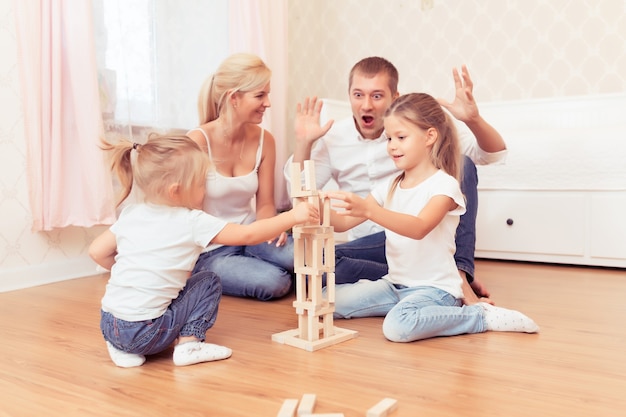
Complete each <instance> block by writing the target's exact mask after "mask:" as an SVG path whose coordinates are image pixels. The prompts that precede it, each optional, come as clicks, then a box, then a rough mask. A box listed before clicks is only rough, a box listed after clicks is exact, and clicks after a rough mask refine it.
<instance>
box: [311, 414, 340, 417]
mask: <svg viewBox="0 0 626 417" xmlns="http://www.w3.org/2000/svg"><path fill="white" fill-rule="evenodd" d="M307 417H345V416H344V414H343V413H317V414H309V415H308V416H307Z"/></svg>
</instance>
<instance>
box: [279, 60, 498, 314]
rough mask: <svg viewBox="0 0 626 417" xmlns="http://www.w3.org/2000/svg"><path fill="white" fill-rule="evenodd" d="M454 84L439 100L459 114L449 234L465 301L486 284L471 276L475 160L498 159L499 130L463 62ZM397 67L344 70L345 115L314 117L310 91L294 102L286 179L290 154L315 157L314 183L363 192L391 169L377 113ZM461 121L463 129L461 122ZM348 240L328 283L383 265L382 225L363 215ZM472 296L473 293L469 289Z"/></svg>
mask: <svg viewBox="0 0 626 417" xmlns="http://www.w3.org/2000/svg"><path fill="white" fill-rule="evenodd" d="M453 77H454V84H455V88H456V95H455V99H454V101H453V102H452V103H450V102H447V101H445V100H442V99H440V100H439V102H440V104H441V105H442V106H443V107H444V108H445V109H447V110H448V111H449V112H450V113H451V114H452V115H453V116H454V117H455V118H456V119H457V120H458V121H459V122H462V123H457V125H458V126H457V129H458V130H459V139H460V144H461V149H462V150H463V153H464V154H465V155H466V157H465V158H464V161H465V162H464V172H463V179H462V182H461V189H462V191H463V193H464V194H465V197H466V199H467V212H466V214H464V215H463V216H461V220H460V223H459V226H458V228H457V235H456V246H457V250H456V254H455V260H456V263H457V268H458V269H459V273H460V274H461V276H462V277H463V278H465V280H464V281H466V282H468V283H469V284H470V285H471V288H472V290H473V292H472V291H467V292H468V293H471V294H466V297H465V298H466V300H465V301H466V303H468V304H471V303H474V302H477V301H478V297H484V298H486V299H488V297H489V292H488V291H487V289H486V288H485V287H484V286H483V285H482V284H481V283H480V282H479V281H478V280H477V279H475V277H474V249H475V243H476V213H477V206H478V193H477V185H478V177H477V174H476V166H475V165H474V163H477V164H490V163H495V162H501V161H503V160H504V158H505V157H506V153H507V151H506V144H505V142H504V140H503V139H502V137H501V136H500V134H499V133H498V132H497V131H496V130H495V129H494V128H493V127H492V126H491V125H489V124H488V123H487V122H486V121H485V120H484V119H483V118H482V117H481V116H480V114H479V112H478V107H477V106H476V103H475V101H474V97H473V95H472V89H473V84H472V80H471V79H470V76H469V73H468V71H467V68H466V67H465V66H463V67H462V69H461V74H459V72H458V71H457V70H456V69H454V70H453ZM397 87H398V71H397V69H396V68H395V67H394V65H393V64H391V63H390V62H389V61H387V60H386V59H384V58H380V57H368V58H364V59H362V60H361V61H359V62H358V63H356V64H355V65H354V67H353V68H352V70H351V71H350V77H349V83H348V92H349V96H350V105H351V108H352V117H351V118H348V119H344V120H341V121H339V122H337V123H334V122H333V121H332V120H330V121H328V122H327V123H326V124H325V125H324V126H321V125H320V120H319V117H320V111H321V108H322V102H321V101H318V100H317V99H316V98H315V97H313V98H312V99H309V98H307V99H305V100H304V103H303V104H300V103H298V106H297V110H296V143H295V148H294V154H293V155H292V157H290V158H289V160H288V161H287V163H286V164H285V170H284V173H285V178H286V180H287V182H288V183H290V170H289V167H290V165H291V163H292V162H300V163H302V162H303V161H305V160H313V161H314V162H315V171H316V182H317V187H318V189H321V188H322V187H323V186H324V185H325V184H326V183H327V182H328V181H329V180H330V179H331V178H332V179H334V180H335V181H336V182H337V184H338V186H339V189H341V190H343V191H350V192H353V193H355V194H358V195H360V196H361V197H366V196H367V195H368V194H369V192H370V190H371V189H372V188H373V187H374V186H375V185H376V184H377V183H378V182H380V181H387V179H388V178H389V177H391V176H395V175H397V174H398V170H397V168H396V167H395V165H394V163H393V161H392V159H391V158H390V157H389V156H388V154H387V137H386V135H385V132H384V126H383V116H384V114H385V112H386V111H387V109H388V108H389V106H390V105H391V103H392V102H393V100H394V99H395V98H397V97H398V96H399V93H398V88H397ZM468 129H469V130H468ZM348 237H349V242H347V243H344V244H339V245H337V246H336V255H335V256H336V264H335V280H336V283H338V284H341V283H349V282H355V281H357V280H359V279H362V278H367V279H372V280H376V279H379V278H380V277H382V276H383V275H385V274H386V273H387V263H386V259H385V235H384V232H383V231H382V228H381V227H380V226H378V225H376V224H374V223H372V222H369V221H367V222H365V223H363V224H361V225H359V226H357V227H355V228H354V229H352V230H350V231H349V233H348ZM477 296H478V297H477Z"/></svg>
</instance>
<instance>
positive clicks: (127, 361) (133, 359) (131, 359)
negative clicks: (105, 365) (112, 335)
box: [106, 341, 146, 368]
mask: <svg viewBox="0 0 626 417" xmlns="http://www.w3.org/2000/svg"><path fill="white" fill-rule="evenodd" d="M106 343H107V350H108V351H109V356H110V357H111V360H112V361H113V363H114V364H116V365H117V366H119V367H120V368H134V367H135V366H141V365H143V363H144V362H145V361H146V357H145V356H143V355H138V354H136V353H128V352H124V351H123V350H119V349H117V348H116V347H115V346H113V345H112V344H111V343H110V342H108V341H107V342H106Z"/></svg>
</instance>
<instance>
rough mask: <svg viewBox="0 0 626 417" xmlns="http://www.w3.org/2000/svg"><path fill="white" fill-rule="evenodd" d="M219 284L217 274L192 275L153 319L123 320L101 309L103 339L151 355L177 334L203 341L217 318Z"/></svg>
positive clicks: (220, 288) (161, 349) (114, 344)
mask: <svg viewBox="0 0 626 417" xmlns="http://www.w3.org/2000/svg"><path fill="white" fill-rule="evenodd" d="M221 297H222V285H221V283H220V279H219V277H218V276H217V275H215V274H213V273H211V272H207V271H202V272H198V273H196V274H193V275H192V276H191V277H190V278H189V280H188V281H187V284H186V285H185V288H183V289H182V290H181V291H180V293H179V294H178V297H177V298H176V299H174V300H172V303H171V304H170V306H169V307H168V308H167V310H166V311H165V313H164V314H163V315H162V316H161V317H158V318H156V319H152V320H144V321H125V320H120V319H118V318H115V317H114V316H113V315H112V314H110V313H107V312H104V311H101V319H100V329H101V330H102V335H103V336H104V339H105V340H107V341H108V342H109V343H111V344H112V345H113V346H114V347H115V348H117V349H119V350H122V351H124V352H128V353H135V354H139V355H152V354H155V353H159V352H162V351H164V350H166V349H167V348H168V347H169V346H170V345H171V344H172V343H173V342H174V341H175V340H176V338H178V337H179V336H194V337H196V338H197V339H199V340H200V341H204V340H205V337H206V332H207V330H208V329H210V328H211V327H212V326H213V324H215V320H216V319H217V310H218V306H219V303H220V299H221Z"/></svg>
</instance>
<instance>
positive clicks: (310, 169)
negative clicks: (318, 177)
mask: <svg viewBox="0 0 626 417" xmlns="http://www.w3.org/2000/svg"><path fill="white" fill-rule="evenodd" d="M303 165H304V188H305V189H306V190H313V191H317V183H316V181H315V162H313V161H311V160H307V161H304V163H303Z"/></svg>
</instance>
